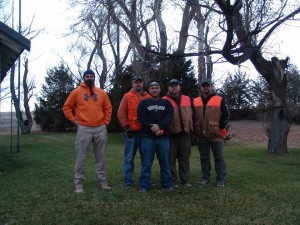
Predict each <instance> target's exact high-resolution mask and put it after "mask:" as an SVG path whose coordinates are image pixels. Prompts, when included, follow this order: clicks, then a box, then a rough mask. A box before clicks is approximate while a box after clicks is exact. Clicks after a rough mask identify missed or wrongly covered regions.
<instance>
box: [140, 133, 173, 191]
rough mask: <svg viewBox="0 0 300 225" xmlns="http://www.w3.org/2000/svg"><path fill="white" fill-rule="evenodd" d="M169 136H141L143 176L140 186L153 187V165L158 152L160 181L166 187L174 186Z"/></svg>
mask: <svg viewBox="0 0 300 225" xmlns="http://www.w3.org/2000/svg"><path fill="white" fill-rule="evenodd" d="M169 145H170V144H169V138H168V137H159V138H151V137H142V138H141V161H142V162H141V177H140V188H146V189H150V188H151V167H152V164H153V160H154V156H155V154H156V156H157V159H158V161H159V165H160V183H161V186H163V187H164V188H168V187H173V181H172V175H171V171H170V167H169Z"/></svg>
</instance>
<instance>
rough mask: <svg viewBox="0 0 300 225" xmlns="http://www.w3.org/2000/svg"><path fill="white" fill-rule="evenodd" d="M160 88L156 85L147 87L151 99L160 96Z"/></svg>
mask: <svg viewBox="0 0 300 225" xmlns="http://www.w3.org/2000/svg"><path fill="white" fill-rule="evenodd" d="M160 91H161V89H160V86H158V85H154V86H150V87H149V94H150V95H151V97H153V98H156V97H158V96H159V94H160Z"/></svg>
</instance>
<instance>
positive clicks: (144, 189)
mask: <svg viewBox="0 0 300 225" xmlns="http://www.w3.org/2000/svg"><path fill="white" fill-rule="evenodd" d="M147 191H148V190H147V189H146V188H140V190H139V192H140V193H146V192H147Z"/></svg>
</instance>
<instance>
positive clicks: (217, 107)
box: [194, 95, 222, 138]
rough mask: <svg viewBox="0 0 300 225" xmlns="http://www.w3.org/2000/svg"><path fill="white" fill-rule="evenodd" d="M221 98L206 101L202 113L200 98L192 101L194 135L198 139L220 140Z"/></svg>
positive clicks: (215, 97)
mask: <svg viewBox="0 0 300 225" xmlns="http://www.w3.org/2000/svg"><path fill="white" fill-rule="evenodd" d="M221 101H222V97H220V96H217V95H216V96H213V97H211V98H210V100H209V101H208V103H207V105H206V107H205V114H204V113H203V102H202V99H201V97H197V98H195V99H194V108H195V115H194V118H195V134H196V135H197V137H198V138H221V134H220V117H221V114H222V112H221Z"/></svg>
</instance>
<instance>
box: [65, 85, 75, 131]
mask: <svg viewBox="0 0 300 225" xmlns="http://www.w3.org/2000/svg"><path fill="white" fill-rule="evenodd" d="M75 100H76V95H75V90H74V91H72V92H71V93H70V95H69V96H68V98H67V100H66V102H65V104H64V106H63V112H64V114H65V117H66V118H67V119H68V120H70V121H71V122H73V123H74V124H75V125H76V126H77V125H78V123H77V124H76V123H75V122H77V120H76V118H75V116H74V114H73V109H74V108H75V102H76V101H75Z"/></svg>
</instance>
